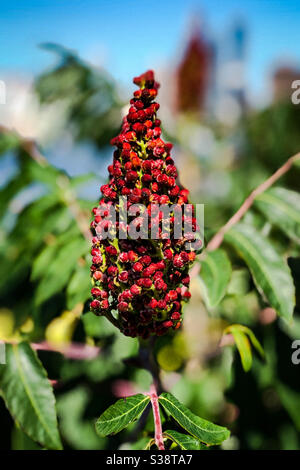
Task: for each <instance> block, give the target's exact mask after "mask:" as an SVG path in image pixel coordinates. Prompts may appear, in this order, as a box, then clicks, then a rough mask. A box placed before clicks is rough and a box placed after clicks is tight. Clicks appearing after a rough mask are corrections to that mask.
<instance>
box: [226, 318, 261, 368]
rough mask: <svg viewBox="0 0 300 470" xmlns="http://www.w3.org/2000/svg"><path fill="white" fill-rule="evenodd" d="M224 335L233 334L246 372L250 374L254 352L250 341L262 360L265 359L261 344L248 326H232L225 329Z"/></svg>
mask: <svg viewBox="0 0 300 470" xmlns="http://www.w3.org/2000/svg"><path fill="white" fill-rule="evenodd" d="M224 333H225V334H226V333H231V334H232V335H233V337H234V341H235V344H236V347H237V348H238V351H239V354H240V357H241V361H242V366H243V369H244V371H245V372H248V370H250V369H251V366H252V351H251V345H250V341H251V343H252V344H253V346H254V348H255V349H256V350H257V352H258V353H259V354H260V356H261V357H262V358H264V357H265V353H264V350H263V348H262V346H261V344H260V342H259V341H258V339H257V338H256V336H255V334H254V333H253V331H252V330H250V328H248V327H247V326H244V325H239V324H235V325H230V326H228V327H227V328H226V329H225V331H224ZM249 339H250V341H249Z"/></svg>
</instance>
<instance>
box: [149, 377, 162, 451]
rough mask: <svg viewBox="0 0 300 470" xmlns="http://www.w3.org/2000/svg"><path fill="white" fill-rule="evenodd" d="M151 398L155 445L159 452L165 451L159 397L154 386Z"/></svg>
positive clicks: (151, 390)
mask: <svg viewBox="0 0 300 470" xmlns="http://www.w3.org/2000/svg"><path fill="white" fill-rule="evenodd" d="M149 396H150V399H151V405H152V410H153V417H154V427H155V434H154V439H155V444H156V445H157V447H158V449H159V450H165V446H164V440H163V435H162V427H161V420H160V414H159V404H158V396H157V392H156V387H155V385H154V384H153V385H152V386H151V389H150V394H149Z"/></svg>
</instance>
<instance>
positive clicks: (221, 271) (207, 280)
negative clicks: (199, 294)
mask: <svg viewBox="0 0 300 470" xmlns="http://www.w3.org/2000/svg"><path fill="white" fill-rule="evenodd" d="M230 276H231V264H230V261H229V258H228V256H227V254H226V253H225V251H224V250H221V249H219V250H215V251H211V252H208V253H206V256H205V258H204V259H203V261H201V271H200V279H201V284H202V286H203V295H204V299H205V303H206V304H207V306H208V307H209V308H213V307H216V306H217V305H218V304H219V302H220V301H221V300H222V298H223V297H224V295H225V293H226V289H227V286H228V283H229V281H230Z"/></svg>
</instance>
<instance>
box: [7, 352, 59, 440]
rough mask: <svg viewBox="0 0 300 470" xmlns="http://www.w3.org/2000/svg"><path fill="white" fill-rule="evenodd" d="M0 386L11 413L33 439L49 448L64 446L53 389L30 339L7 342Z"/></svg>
mask: <svg viewBox="0 0 300 470" xmlns="http://www.w3.org/2000/svg"><path fill="white" fill-rule="evenodd" d="M0 389H1V392H2V394H3V398H4V400H5V403H6V406H7V408H8V409H9V411H10V413H11V415H12V416H13V418H14V419H15V420H16V422H17V423H18V424H19V425H20V427H21V428H22V429H23V431H25V432H26V434H28V436H29V437H31V439H33V440H34V441H36V442H38V443H39V444H41V445H42V446H43V447H46V448H48V449H62V445H61V441H60V437H59V433H58V429H57V417H56V410H55V398H54V394H53V390H52V387H51V385H50V382H49V380H48V378H47V374H46V371H45V369H44V368H43V366H42V364H41V362H40V361H39V359H38V358H37V355H36V353H35V352H34V351H33V350H32V349H31V347H30V346H29V344H28V343H20V344H15V345H10V344H8V345H6V364H5V365H0Z"/></svg>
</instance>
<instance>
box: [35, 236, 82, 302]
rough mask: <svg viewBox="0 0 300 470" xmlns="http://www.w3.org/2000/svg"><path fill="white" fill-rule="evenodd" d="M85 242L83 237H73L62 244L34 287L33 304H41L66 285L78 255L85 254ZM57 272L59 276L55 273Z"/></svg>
mask: <svg viewBox="0 0 300 470" xmlns="http://www.w3.org/2000/svg"><path fill="white" fill-rule="evenodd" d="M86 252H87V242H86V240H84V239H83V238H79V237H78V238H75V239H74V240H72V241H70V242H69V243H68V244H67V245H65V246H63V247H62V248H61V249H60V250H59V252H58V253H56V257H55V259H53V260H52V262H51V264H49V267H48V269H46V270H45V273H44V277H43V278H42V280H41V282H40V283H39V285H38V287H37V289H36V295H35V304H36V305H41V304H42V303H43V302H45V301H46V300H47V299H49V298H50V297H51V296H52V295H54V294H56V293H58V292H61V291H62V290H63V289H64V288H65V287H66V285H67V283H68V281H69V278H70V276H71V274H72V272H73V271H74V268H75V267H76V263H77V260H78V258H80V256H82V255H84V254H86ZM58 272H59V276H58V275H57V273H58Z"/></svg>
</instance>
